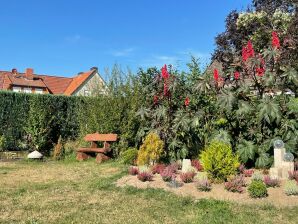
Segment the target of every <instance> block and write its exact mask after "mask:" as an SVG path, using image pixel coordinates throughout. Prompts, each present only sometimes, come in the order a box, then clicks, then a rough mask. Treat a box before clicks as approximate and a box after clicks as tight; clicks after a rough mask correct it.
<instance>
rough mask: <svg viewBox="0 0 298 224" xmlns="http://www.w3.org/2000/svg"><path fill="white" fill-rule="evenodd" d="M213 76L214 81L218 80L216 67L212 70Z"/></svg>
mask: <svg viewBox="0 0 298 224" xmlns="http://www.w3.org/2000/svg"><path fill="white" fill-rule="evenodd" d="M213 77H214V80H215V82H218V80H219V74H218V70H217V69H214V71H213Z"/></svg>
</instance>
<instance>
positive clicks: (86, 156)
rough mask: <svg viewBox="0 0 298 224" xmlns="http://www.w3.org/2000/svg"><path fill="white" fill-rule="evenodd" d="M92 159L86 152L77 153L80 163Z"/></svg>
mask: <svg viewBox="0 0 298 224" xmlns="http://www.w3.org/2000/svg"><path fill="white" fill-rule="evenodd" d="M89 158H90V155H88V154H86V153H84V152H77V160H78V161H84V160H87V159H89Z"/></svg>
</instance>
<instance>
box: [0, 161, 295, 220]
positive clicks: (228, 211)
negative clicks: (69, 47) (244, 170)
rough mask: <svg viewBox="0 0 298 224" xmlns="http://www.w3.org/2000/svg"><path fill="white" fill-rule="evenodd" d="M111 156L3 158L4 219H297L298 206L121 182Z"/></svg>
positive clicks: (0, 212) (121, 171) (0, 193)
mask: <svg viewBox="0 0 298 224" xmlns="http://www.w3.org/2000/svg"><path fill="white" fill-rule="evenodd" d="M125 173H126V167H124V166H122V165H119V164H117V163H116V162H109V163H105V164H103V165H98V164H96V163H95V162H94V161H88V162H82V163H79V162H44V163H28V162H17V163H0V186H1V188H0V223H142V224H144V223H255V224H258V223H279V224H280V223H297V221H298V215H297V214H298V207H295V208H282V209H280V208H275V207H272V206H243V205H238V204H233V203H229V202H222V201H215V200H200V201H194V200H192V199H191V198H183V197H179V196H176V195H174V194H171V193H167V192H165V191H162V190H153V189H148V190H138V189H135V188H131V187H127V188H117V187H116V186H115V185H114V182H115V181H116V180H117V179H118V178H120V177H121V176H122V175H125Z"/></svg>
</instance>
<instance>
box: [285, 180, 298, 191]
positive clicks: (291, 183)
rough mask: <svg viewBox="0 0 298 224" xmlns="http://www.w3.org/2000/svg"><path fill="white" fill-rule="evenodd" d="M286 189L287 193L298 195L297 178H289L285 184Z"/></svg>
mask: <svg viewBox="0 0 298 224" xmlns="http://www.w3.org/2000/svg"><path fill="white" fill-rule="evenodd" d="M284 191H285V193H286V195H298V182H296V181H295V180H288V181H287V182H286V184H285V188H284Z"/></svg>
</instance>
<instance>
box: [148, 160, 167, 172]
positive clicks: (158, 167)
mask: <svg viewBox="0 0 298 224" xmlns="http://www.w3.org/2000/svg"><path fill="white" fill-rule="evenodd" d="M165 168H166V165H165V164H162V163H157V164H155V165H154V166H153V167H152V169H151V171H152V173H153V174H161V173H162V171H163V170H164V169H165Z"/></svg>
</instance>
